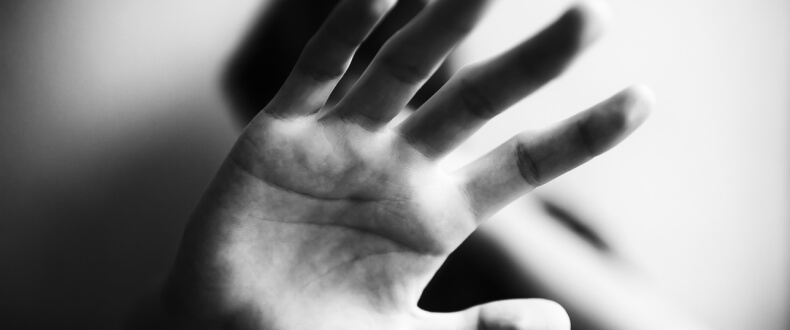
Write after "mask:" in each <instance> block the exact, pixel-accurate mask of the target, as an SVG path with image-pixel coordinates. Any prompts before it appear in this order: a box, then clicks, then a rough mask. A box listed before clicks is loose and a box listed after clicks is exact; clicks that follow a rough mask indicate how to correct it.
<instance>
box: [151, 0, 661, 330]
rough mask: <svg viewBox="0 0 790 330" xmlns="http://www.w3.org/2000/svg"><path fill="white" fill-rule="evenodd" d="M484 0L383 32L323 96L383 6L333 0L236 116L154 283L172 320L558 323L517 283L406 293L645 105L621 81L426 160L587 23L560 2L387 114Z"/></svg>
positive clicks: (446, 325)
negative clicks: (482, 147)
mask: <svg viewBox="0 0 790 330" xmlns="http://www.w3.org/2000/svg"><path fill="white" fill-rule="evenodd" d="M488 2H489V1H483V0H440V1H436V2H435V3H432V4H431V5H429V7H427V8H426V9H425V10H423V12H421V13H420V15H418V16H417V17H416V18H414V19H413V20H412V22H411V23H409V24H408V25H407V26H405V27H404V28H403V29H402V30H401V31H400V32H399V33H397V34H395V35H394V36H393V37H392V38H391V39H390V40H389V41H388V42H387V43H386V44H385V45H384V46H383V47H382V50H381V51H380V52H379V54H378V55H377V56H376V58H375V59H374V60H373V62H372V63H371V65H370V66H369V67H368V69H367V70H366V71H365V72H364V73H363V74H362V76H361V77H360V78H359V80H358V81H357V83H356V84H355V85H354V86H353V87H352V88H351V89H350V90H349V91H348V93H346V94H345V95H344V96H343V98H342V99H341V100H340V101H339V102H338V103H337V104H335V105H333V106H326V101H327V98H328V97H329V95H330V94H331V93H332V91H333V89H334V88H335V86H336V84H337V82H338V81H339V80H340V79H341V78H342V76H343V73H344V72H345V69H346V68H347V66H348V63H349V62H350V59H351V56H352V55H353V53H354V51H355V50H356V48H357V47H358V46H359V44H360V43H361V42H362V41H363V40H364V39H365V37H366V36H367V35H368V33H369V32H370V31H371V30H372V29H373V28H374V26H375V25H376V24H377V22H379V21H380V20H381V18H382V17H383V15H384V14H385V13H386V12H387V10H388V9H389V8H391V6H392V3H390V2H389V1H386V0H382V1H369V0H346V1H343V2H342V3H340V4H339V5H338V6H337V8H336V9H335V10H334V12H333V13H332V14H331V15H330V17H329V18H328V19H327V21H326V22H325V23H324V25H323V26H322V28H321V29H319V31H318V33H317V34H316V35H315V36H314V37H313V39H312V40H311V41H310V42H309V43H308V45H307V46H306V48H305V49H304V51H303V53H302V56H301V57H300V59H299V61H298V62H297V64H296V66H295V68H294V70H293V72H292V73H291V75H290V76H289V78H288V79H287V80H286V82H285V84H284V85H283V87H282V88H281V90H280V91H279V92H278V93H277V95H276V96H275V97H274V98H273V100H272V101H271V102H270V103H269V104H268V105H267V106H266V107H265V108H264V109H263V111H261V112H260V113H259V114H258V115H257V116H256V117H255V118H254V119H253V121H252V122H251V123H250V124H249V125H248V126H247V127H246V129H245V130H244V132H243V133H242V134H241V136H240V137H239V140H238V142H237V143H236V145H235V146H234V147H233V149H232V150H231V151H230V153H229V155H228V157H227V159H226V161H225V162H224V164H223V165H222V167H221V168H220V169H219V171H218V173H217V175H216V176H215V178H214V180H213V182H212V184H211V185H210V187H209V188H208V190H207V191H206V193H205V195H204V197H203V199H202V200H201V202H200V203H199V205H198V207H197V208H196V210H195V212H194V214H193V216H192V218H191V219H190V223H189V225H188V227H187V229H186V231H185V233H184V237H183V241H182V243H181V248H180V251H179V255H178V258H177V260H176V263H175V264H174V267H173V271H172V274H171V276H170V279H169V281H168V283H167V285H166V286H165V289H164V310H165V313H166V314H168V315H169V317H170V318H171V320H170V321H169V322H171V323H170V324H171V325H173V326H174V327H179V326H180V327H183V328H205V329H213V328H222V329H225V328H230V329H278V330H279V329H569V328H570V322H569V320H568V316H567V314H566V313H565V312H564V310H563V309H562V308H561V307H560V306H559V305H557V304H555V303H553V302H549V301H545V300H538V299H531V300H530V299H526V300H508V301H499V302H493V303H489V304H485V305H481V306H476V307H473V308H470V309H468V310H465V311H461V312H456V313H443V314H440V313H430V312H426V311H423V310H421V309H419V308H418V307H417V301H418V299H419V297H420V294H421V293H422V291H423V289H424V288H425V286H426V285H427V283H428V281H429V280H430V279H431V277H432V276H433V274H434V273H435V272H436V270H437V269H438V268H439V267H440V266H441V264H442V263H443V262H444V260H445V259H446V258H447V256H448V255H449V254H450V253H451V252H452V251H453V250H455V248H457V247H458V246H459V245H460V244H461V242H462V241H463V240H464V239H465V238H466V237H468V236H469V235H470V234H471V233H472V232H473V231H475V230H476V228H477V227H478V226H479V225H480V223H481V222H483V221H485V220H486V219H487V218H488V217H490V216H491V215H492V214H494V213H495V212H496V211H498V210H499V209H501V208H502V207H504V206H505V205H507V204H508V203H509V202H511V201H513V200H514V199H516V198H517V197H519V196H521V195H523V194H524V193H527V192H529V191H530V190H532V189H534V188H535V187H537V186H539V185H541V184H544V183H545V182H548V181H549V180H551V179H553V178H555V177H557V176H559V175H561V174H562V173H564V172H566V171H568V170H570V169H572V168H574V167H576V166H578V165H580V164H582V163H584V162H586V161H588V160H590V159H591V158H593V157H594V156H597V155H599V154H601V153H603V152H604V151H606V150H608V149H609V148H610V147H612V146H613V145H614V144H616V143H617V142H619V141H620V140H621V139H623V138H624V137H625V136H627V135H628V134H629V133H630V132H631V131H633V130H634V129H635V128H636V127H637V126H638V125H639V124H640V123H641V122H642V121H643V120H644V118H645V117H646V114H647V112H648V110H649V108H650V106H651V101H650V99H651V96H650V92H649V91H648V90H647V89H645V88H644V87H633V88H629V89H626V90H625V91H623V92H621V93H618V94H617V95H615V96H613V97H611V98H610V99H608V100H605V101H603V102H601V103H600V104H598V105H596V106H594V107H592V108H590V109H589V110H587V111H584V112H582V113H579V114H577V115H576V116H573V117H571V118H569V119H567V120H565V121H563V122H561V123H558V124H557V125H556V126H554V127H552V128H549V129H546V130H544V131H541V132H525V133H522V134H519V135H517V136H515V137H514V138H513V139H511V140H510V141H508V142H506V143H504V144H503V145H501V146H500V147H498V148H496V149H494V150H492V151H491V152H490V153H489V154H487V155H485V156H483V157H481V158H480V159H478V160H476V161H474V162H472V163H471V164H469V165H468V166H466V167H463V168H462V169H460V170H458V171H456V172H446V171H443V170H442V169H441V168H439V166H438V162H439V161H440V160H441V159H442V157H443V156H444V155H446V154H447V153H449V152H451V151H452V150H453V149H455V148H456V147H458V146H459V145H460V144H461V143H462V142H463V141H464V140H465V139H466V138H468V137H469V136H470V135H471V134H473V133H474V132H475V131H476V130H477V129H478V128H479V127H481V126H482V125H483V124H484V123H485V122H486V121H487V120H488V119H490V118H492V117H494V116H496V115H497V114H498V113H500V112H502V111H504V110H505V109H507V108H508V107H509V106H510V105H512V104H513V103H515V102H517V101H518V100H520V99H521V98H523V97H525V96H527V95H528V94H530V93H531V92H533V91H534V90H536V89H537V88H539V87H540V86H542V85H543V84H545V83H546V82H548V81H550V80H551V79H552V78H554V77H556V76H557V75H559V74H560V73H561V72H562V71H563V69H564V68H565V67H566V66H567V65H568V64H569V63H570V62H571V60H572V59H573V58H574V57H575V56H576V55H577V54H578V53H579V51H580V50H581V49H583V48H584V46H585V45H587V44H588V43H589V42H591V41H592V40H593V39H594V38H595V36H596V35H597V34H598V33H599V30H600V26H601V22H600V16H601V14H600V10H599V9H597V8H596V7H593V6H590V5H579V6H576V7H573V8H571V9H570V10H569V11H568V12H566V13H565V14H564V15H562V16H561V17H560V18H559V19H558V20H557V21H555V23H553V24H551V25H550V26H549V27H547V28H546V29H545V30H544V31H542V32H541V33H539V34H538V35H536V36H535V37H533V38H531V39H530V40H527V41H525V42H524V43H522V44H520V45H517V46H516V47H514V48H513V49H511V50H510V51H508V52H506V53H504V54H502V55H500V56H498V57H495V58H493V59H491V60H489V61H486V62H484V63H479V64H475V65H473V66H469V67H467V68H464V69H462V70H461V71H460V72H458V73H457V74H456V75H455V76H454V77H453V78H452V79H451V80H450V81H449V82H448V83H447V84H446V85H445V86H444V87H442V89H440V90H439V91H438V92H437V93H436V94H435V95H434V96H433V97H431V98H430V99H429V100H428V101H427V102H425V103H424V104H423V105H422V106H420V107H419V108H418V109H416V112H415V113H414V114H413V115H411V116H410V117H409V118H407V119H406V120H404V121H403V122H402V123H401V124H399V125H397V126H393V125H389V122H390V120H391V119H392V118H393V117H394V116H395V115H396V114H398V113H399V112H400V111H401V110H402V109H403V108H404V107H405V106H406V104H407V102H408V101H409V100H410V99H411V97H412V96H413V95H414V93H416V91H417V90H418V89H419V87H420V86H421V85H422V84H423V83H424V82H425V81H426V80H427V79H428V78H429V77H430V76H431V74H432V73H433V72H434V71H435V70H436V69H437V68H438V67H439V65H441V63H442V61H443V60H444V59H445V57H446V56H447V55H448V54H449V52H450V51H451V50H452V49H453V47H454V46H455V45H456V44H457V43H458V42H460V41H461V40H462V39H463V38H464V36H466V35H467V34H468V33H469V31H470V30H471V29H472V28H473V27H474V25H475V23H476V22H477V20H478V19H479V18H480V17H481V15H482V14H483V12H484V10H485V8H486V6H487V4H488Z"/></svg>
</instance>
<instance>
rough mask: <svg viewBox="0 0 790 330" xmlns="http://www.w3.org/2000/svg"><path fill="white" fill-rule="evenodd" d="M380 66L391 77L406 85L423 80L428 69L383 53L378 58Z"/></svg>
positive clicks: (428, 71)
mask: <svg viewBox="0 0 790 330" xmlns="http://www.w3.org/2000/svg"><path fill="white" fill-rule="evenodd" d="M380 61H381V67H382V68H384V70H385V71H386V72H387V73H388V74H390V75H391V76H392V77H393V78H395V79H396V80H398V81H400V82H401V83H404V84H407V85H414V84H418V83H421V82H422V81H423V80H425V79H426V78H427V77H428V75H429V73H430V70H429V69H426V68H424V67H422V66H420V65H419V64H416V63H409V62H407V61H404V60H403V58H402V57H400V56H395V55H394V54H393V55H384V56H382V57H381V59H380Z"/></svg>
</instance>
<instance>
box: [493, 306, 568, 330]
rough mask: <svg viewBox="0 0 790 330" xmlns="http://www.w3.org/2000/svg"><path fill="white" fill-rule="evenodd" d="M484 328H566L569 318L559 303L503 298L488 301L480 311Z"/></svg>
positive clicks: (554, 329) (562, 329) (565, 329)
mask: <svg viewBox="0 0 790 330" xmlns="http://www.w3.org/2000/svg"><path fill="white" fill-rule="evenodd" d="M480 322H481V323H482V324H484V325H485V326H486V328H485V329H551V330H568V329H570V328H571V320H570V317H569V316H568V312H566V311H565V308H563V307H562V306H561V305H560V304H558V303H556V302H554V301H551V300H546V299H523V300H505V301H497V302H493V303H489V304H486V305H484V306H483V308H482V310H481V312H480Z"/></svg>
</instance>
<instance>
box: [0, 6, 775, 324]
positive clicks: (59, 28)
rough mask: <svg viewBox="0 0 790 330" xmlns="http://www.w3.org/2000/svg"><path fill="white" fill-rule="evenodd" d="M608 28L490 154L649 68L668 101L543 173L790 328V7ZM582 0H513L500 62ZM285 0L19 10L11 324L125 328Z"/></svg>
mask: <svg viewBox="0 0 790 330" xmlns="http://www.w3.org/2000/svg"><path fill="white" fill-rule="evenodd" d="M608 2H609V3H610V5H611V7H612V9H613V12H614V20H613V24H611V26H610V28H609V29H608V33H607V34H606V35H605V36H604V37H603V38H602V39H601V40H600V42H598V43H597V44H596V45H595V46H593V47H592V48H591V49H590V50H589V51H588V52H587V53H586V54H585V55H584V56H583V57H582V58H581V59H580V60H579V61H578V62H577V63H576V64H575V65H574V66H573V67H571V68H570V70H568V72H567V74H565V75H564V76H563V77H561V78H560V79H558V80H556V81H554V82H552V83H551V84H550V85H549V86H547V87H546V88H544V89H542V90H540V91H539V92H538V93H536V94H535V95H534V96H533V97H530V98H529V99H527V100H525V101H523V102H521V103H519V104H518V105H517V106H516V107H514V109H512V110H511V111H509V112H508V113H506V114H504V115H503V116H501V117H499V118H497V119H495V120H494V121H492V123H491V124H490V125H488V126H487V127H486V128H484V129H483V130H482V131H481V132H480V134H478V135H477V136H476V137H475V138H474V139H473V140H472V141H470V144H471V145H472V146H473V147H474V148H476V149H477V150H480V152H483V151H484V150H486V149H488V148H491V147H493V146H495V145H497V144H499V143H500V142H502V141H504V140H505V139H507V138H509V137H510V136H512V135H513V134H515V133H517V132H519V131H521V130H523V129H528V128H537V127H542V126H545V125H547V124H549V123H551V122H554V121H556V120H560V119H562V118H564V117H567V116H569V115H570V114H572V113H574V112H576V111H579V110H581V109H584V108H587V107H589V106H590V105H592V104H594V103H596V102H598V101H600V100H601V99H603V98H605V97H607V96H608V95H610V94H613V93H614V92H616V91H618V90H620V89H622V88H624V87H626V86H628V85H630V84H632V83H635V82H642V83H645V84H647V85H649V86H651V87H652V88H653V89H654V91H655V92H656V94H657V96H658V106H657V109H656V111H655V112H654V113H653V115H652V117H651V118H650V119H649V120H648V122H647V123H646V124H645V126H644V127H643V128H642V129H640V130H639V131H637V132H636V133H635V134H634V135H633V136H632V137H631V138H629V139H628V140H626V141H625V142H623V144H622V145H621V146H618V147H617V148H615V149H613V150H612V151H611V152H610V153H607V154H606V155H604V156H602V157H599V158H598V159H596V160H595V161H593V162H591V163H590V164H588V165H586V166H584V167H581V168H579V169H577V170H574V171H573V172H571V173H569V174H568V175H566V176H564V177H562V178H560V179H558V180H556V181H555V182H552V183H551V184H549V185H546V186H544V187H541V188H540V190H539V191H538V193H539V194H542V195H544V196H551V197H552V198H556V199H561V200H564V201H568V203H569V204H570V205H574V206H573V207H574V209H575V210H576V211H577V212H580V213H583V214H585V215H586V216H587V218H588V219H589V221H592V222H593V224H594V225H595V226H596V228H598V229H599V230H600V231H601V232H603V233H604V234H605V236H606V237H607V239H609V240H610V241H611V244H612V245H613V246H614V247H615V248H616V249H617V250H618V251H620V254H622V255H623V257H624V258H625V259H627V260H628V261H629V263H631V264H632V265H633V267H634V268H635V269H638V271H639V272H640V273H642V274H644V275H645V277H647V278H649V279H650V281H651V282H652V283H654V285H655V286H656V287H657V288H658V289H659V290H660V291H661V292H662V293H663V294H665V295H666V296H667V297H669V299H670V300H671V301H674V302H675V303H676V304H678V305H679V306H680V307H681V308H682V309H684V310H687V311H688V312H689V314H691V315H693V316H694V317H696V318H698V319H700V320H702V321H703V322H704V323H706V324H709V325H711V327H712V328H714V329H724V330H736V329H765V330H774V329H775V330H782V329H788V328H790V321H789V320H788V315H790V287H789V286H788V283H789V282H788V281H789V280H788V279H790V274H788V273H790V243H788V242H789V241H790V240H789V238H790V237H789V236H790V225H788V221H790V208H788V204H787V201H788V200H790V199H788V198H789V197H790V177H789V174H790V164H788V161H790V155H789V154H788V152H790V145H789V143H790V136H789V134H788V129H789V128H790V127H788V125H790V118H789V117H790V116H788V114H790V111H788V110H790V96H788V91H790V2H788V1H783V0H752V1H743V0H740V1H738V0H716V1H714V0H694V1H688V0H685V1H681V0H663V1H659V0H610V1H608ZM569 3H570V2H569V1H549V0H529V1H527V0H500V1H499V2H498V3H497V4H496V5H495V6H494V7H493V8H492V13H491V15H489V16H488V18H487V19H486V20H485V21H484V22H483V23H482V25H481V26H480V28H479V29H478V30H477V31H476V32H475V33H474V35H472V36H471V37H470V38H469V40H468V41H467V42H465V43H464V44H463V45H461V46H460V47H459V49H458V52H457V54H458V59H459V61H461V62H465V61H474V60H478V59H483V58H485V57H487V56H490V55H492V54H495V53H497V52H498V51H501V50H504V49H506V48H507V47H508V46H509V45H513V44H514V43H516V42H518V41H519V40H522V39H524V38H525V37H527V36H529V35H531V34H532V33H534V32H535V31H536V30H537V29H539V28H540V27H541V26H543V25H545V24H546V23H548V22H549V21H550V20H551V19H553V18H554V17H556V16H557V15H558V14H559V13H560V11H561V10H562V9H563V8H564V7H566V6H567V5H568V4H569ZM264 5H265V1H263V2H262V1H257V0H237V1H233V2H227V1H219V0H206V1H200V2H195V1H187V0H172V1H166V2H164V1H153V0H147V1H131V0H123V1H120V0H119V1H112V2H104V1H88V0H85V1H80V0H69V1H4V2H2V3H0V42H2V45H3V46H2V48H0V267H2V268H0V328H3V329H56V328H57V329H64V328H68V329H71V328H75V329H76V328H79V329H113V328H119V327H120V326H121V324H123V322H124V319H125V318H126V316H127V315H128V313H129V311H130V309H131V306H132V305H133V304H134V303H135V302H137V301H138V300H139V299H140V297H141V296H142V295H144V294H145V293H147V292H148V291H149V290H150V289H151V288H152V287H153V286H154V285H155V284H156V283H157V281H159V280H161V278H162V277H163V276H164V275H165V272H166V270H167V269H168V266H169V263H170V262H171V260H172V257H173V255H174V253H175V249H176V247H177V245H178V240H179V237H180V232H181V229H182V227H183V225H184V224H185V222H186V220H187V218H188V216H189V214H190V212H191V209H192V207H193V205H194V204H195V203H196V202H197V199H198V198H199V196H200V194H201V192H202V190H203V188H204V187H205V186H206V185H207V183H208V181H209V180H210V179H211V177H212V175H213V173H214V171H215V170H216V168H217V167H218V166H219V164H220V162H221V161H222V159H223V157H224V155H225V153H226V152H227V151H228V150H229V148H230V146H231V145H232V143H233V142H234V140H235V137H236V135H237V134H238V131H239V127H238V123H237V122H236V121H235V118H234V117H233V115H232V112H231V110H230V108H229V105H228V102H226V99H224V97H223V94H222V91H221V87H220V76H221V74H222V73H223V70H224V68H225V65H226V62H227V61H228V59H229V58H230V56H231V55H232V54H233V52H234V49H235V47H237V46H238V44H239V43H240V42H241V40H242V39H243V37H244V34H245V32H246V30H247V29H248V28H249V26H250V25H251V24H252V23H253V22H252V20H253V19H254V18H256V17H257V15H258V13H259V11H260V9H261V8H262V6H264Z"/></svg>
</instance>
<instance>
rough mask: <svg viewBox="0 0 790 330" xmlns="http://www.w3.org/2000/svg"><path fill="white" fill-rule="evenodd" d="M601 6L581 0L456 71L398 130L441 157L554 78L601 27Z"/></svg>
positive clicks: (416, 145)
mask: <svg viewBox="0 0 790 330" xmlns="http://www.w3.org/2000/svg"><path fill="white" fill-rule="evenodd" d="M605 12H606V7H601V5H592V4H590V3H586V4H580V5H577V6H575V7H573V8H571V9H569V10H568V11H567V12H565V14H563V15H562V16H561V17H560V18H559V19H557V20H556V21H555V22H554V23H552V24H551V25H550V26H548V27H547V28H545V29H544V30H543V31H541V32H540V33H539V34H537V35H536V36H534V37H532V38H530V39H529V40H527V41H525V42H523V43H522V44H520V45H518V46H517V47H515V48H513V49H511V50H509V51H507V52H505V53H503V54H501V55H499V56H497V57H495V58H493V59H491V60H489V61H487V62H485V63H482V64H479V65H475V66H471V67H467V68H465V69H464V70H461V72H459V73H458V74H456V76H454V77H453V78H452V79H451V80H450V82H448V83H447V84H446V85H445V86H444V87H443V88H442V89H441V90H439V92H438V93H437V94H436V95H434V97H433V98H431V99H430V100H428V102H426V103H425V104H424V105H423V106H422V107H421V108H420V109H418V111H417V112H416V113H415V114H414V115H412V116H411V117H410V118H408V119H407V120H406V121H405V122H404V123H403V124H401V126H400V127H399V130H400V132H401V135H402V136H403V137H404V138H405V139H406V140H407V141H410V142H411V143H412V144H413V145H414V146H415V147H416V148H418V149H419V150H420V151H422V152H423V153H424V154H426V155H428V156H429V157H440V156H442V155H444V154H445V153H447V152H449V151H451V150H452V149H454V148H455V147H456V146H457V145H458V144H460V143H461V142H463V141H464V140H466V139H467V138H468V137H469V136H470V135H472V134H473V133H474V132H475V131H477V129H478V128H480V127H481V126H482V125H483V124H485V123H486V122H487V121H488V120H489V119H491V118H492V117H494V116H496V115H497V114H499V113H500V112H502V111H504V110H505V109H507V108H508V107H510V106H511V105H513V104H514V103H516V102H517V101H519V100H520V99H522V98H524V97H526V96H527V95H529V94H530V93H532V92H534V91H535V90H536V89H538V88H539V87H541V86H543V85H544V84H546V83H547V82H548V81H550V80H552V79H554V78H555V77H557V76H558V75H559V74H560V73H561V72H562V71H563V69H564V68H565V67H567V66H568V65H569V64H570V63H571V61H572V60H573V59H574V58H575V57H576V55H577V54H578V53H579V52H580V51H581V50H582V49H583V48H584V46H585V45H587V44H589V43H591V42H592V41H593V40H594V39H595V38H596V37H597V36H598V35H599V34H600V32H601V31H602V30H603V28H602V26H603V25H604V24H603V21H604V17H605V16H606V14H605Z"/></svg>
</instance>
